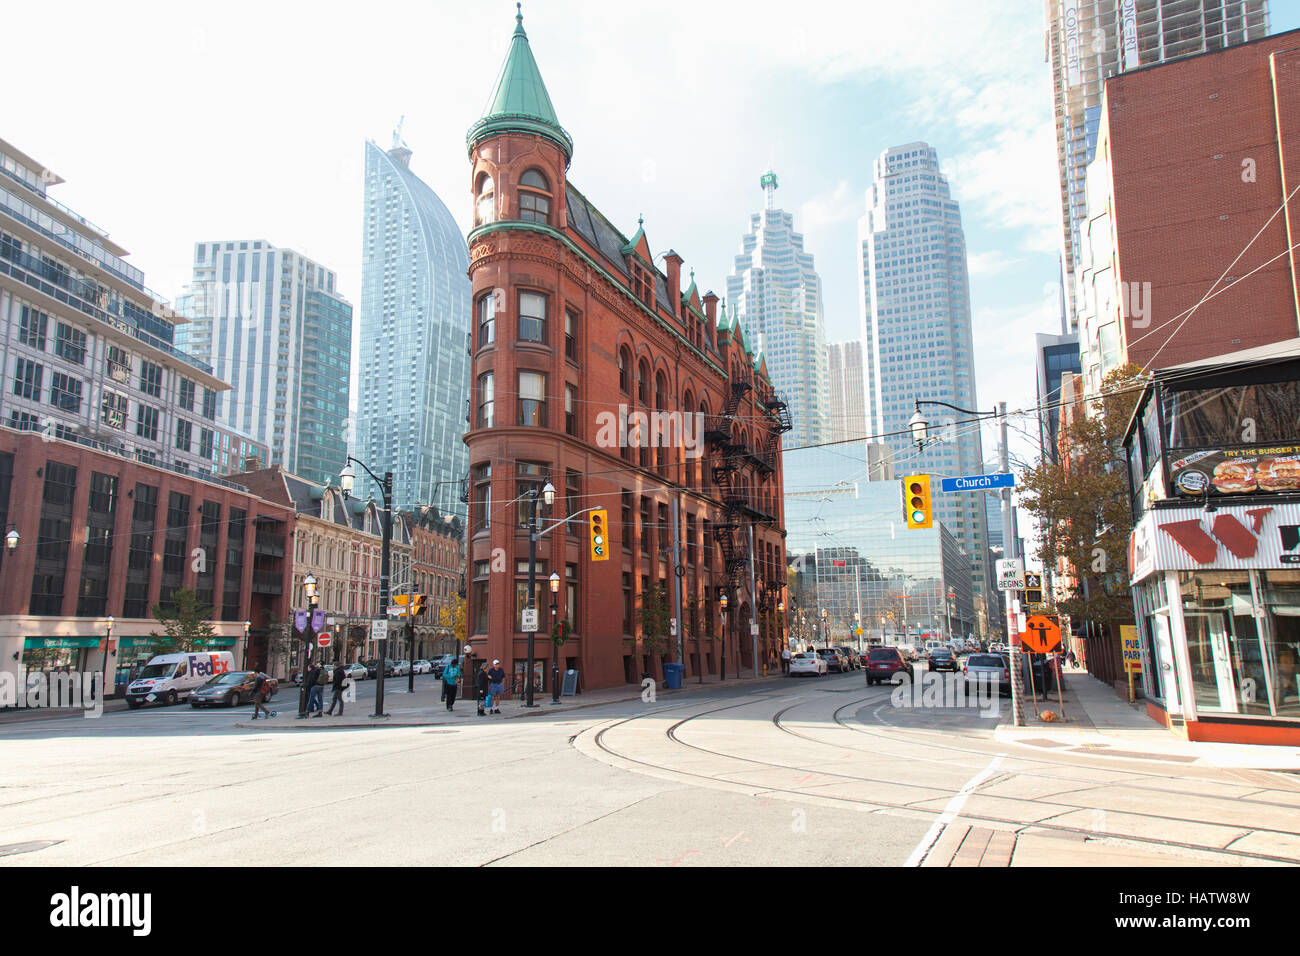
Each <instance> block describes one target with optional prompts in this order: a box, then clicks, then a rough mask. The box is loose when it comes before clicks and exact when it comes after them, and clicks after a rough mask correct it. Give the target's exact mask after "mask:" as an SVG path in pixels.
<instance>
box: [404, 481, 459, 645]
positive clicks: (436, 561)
mask: <svg viewBox="0 0 1300 956" xmlns="http://www.w3.org/2000/svg"><path fill="white" fill-rule="evenodd" d="M404 517H405V518H406V524H407V526H408V527H409V528H410V529H411V548H412V553H411V580H410V586H411V588H412V589H413V590H414V591H415V593H416V594H423V595H424V596H425V598H426V601H425V609H424V614H422V615H421V616H420V617H419V618H418V619H417V620H416V621H415V623H414V624H413V625H412V630H413V631H414V632H415V649H414V650H413V651H412V652H411V653H412V657H411V659H412V660H419V659H420V658H427V657H432V656H434V655H437V654H455V653H458V652H459V650H460V648H461V646H462V645H461V641H460V638H459V637H458V636H457V635H456V633H455V621H456V609H457V606H458V605H459V604H460V603H461V602H462V601H464V599H465V522H464V521H463V520H461V518H460V516H459V515H452V514H447V513H445V512H442V511H439V510H438V509H437V508H436V507H434V506H433V505H421V506H420V507H418V508H415V509H414V510H412V511H407V512H404Z"/></svg>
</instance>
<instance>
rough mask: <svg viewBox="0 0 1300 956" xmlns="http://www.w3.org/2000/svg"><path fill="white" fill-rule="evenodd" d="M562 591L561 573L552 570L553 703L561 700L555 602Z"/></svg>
mask: <svg viewBox="0 0 1300 956" xmlns="http://www.w3.org/2000/svg"><path fill="white" fill-rule="evenodd" d="M559 593H560V574H559V572H558V571H552V572H551V703H552V704H558V703H559V702H560V645H559V644H556V643H555V610H556V606H555V602H556V601H557V600H558V595H559Z"/></svg>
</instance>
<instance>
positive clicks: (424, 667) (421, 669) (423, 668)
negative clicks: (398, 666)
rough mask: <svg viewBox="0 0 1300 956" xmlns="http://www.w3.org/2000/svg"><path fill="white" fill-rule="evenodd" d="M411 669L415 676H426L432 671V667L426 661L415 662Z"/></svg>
mask: <svg viewBox="0 0 1300 956" xmlns="http://www.w3.org/2000/svg"><path fill="white" fill-rule="evenodd" d="M411 667H412V668H413V669H414V670H415V673H417V674H428V673H430V672H432V671H433V665H432V664H430V663H429V662H428V661H416V662H415V663H414V664H412V665H411Z"/></svg>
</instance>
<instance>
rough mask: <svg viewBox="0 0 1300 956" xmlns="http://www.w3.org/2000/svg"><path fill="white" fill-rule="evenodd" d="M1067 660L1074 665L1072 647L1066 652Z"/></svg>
mask: <svg viewBox="0 0 1300 956" xmlns="http://www.w3.org/2000/svg"><path fill="white" fill-rule="evenodd" d="M1065 660H1066V662H1067V663H1068V664H1069V665H1070V666H1071V667H1073V666H1074V648H1070V650H1069V652H1068V653H1066V655H1065Z"/></svg>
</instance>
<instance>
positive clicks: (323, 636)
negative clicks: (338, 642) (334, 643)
mask: <svg viewBox="0 0 1300 956" xmlns="http://www.w3.org/2000/svg"><path fill="white" fill-rule="evenodd" d="M316 644H317V646H319V647H329V646H330V632H329V631H324V632H323V633H320V634H317V635H316Z"/></svg>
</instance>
